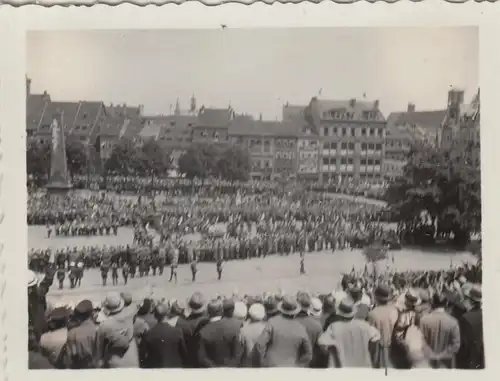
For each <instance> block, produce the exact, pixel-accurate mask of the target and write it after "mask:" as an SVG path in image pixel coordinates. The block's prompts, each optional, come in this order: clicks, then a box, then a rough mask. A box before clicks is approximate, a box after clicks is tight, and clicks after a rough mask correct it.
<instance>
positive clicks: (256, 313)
mask: <svg viewBox="0 0 500 381" xmlns="http://www.w3.org/2000/svg"><path fill="white" fill-rule="evenodd" d="M248 316H250V319H252V320H253V321H261V320H264V318H265V317H266V309H265V308H264V306H263V305H262V304H260V303H254V304H252V305H251V306H250V308H249V310H248Z"/></svg>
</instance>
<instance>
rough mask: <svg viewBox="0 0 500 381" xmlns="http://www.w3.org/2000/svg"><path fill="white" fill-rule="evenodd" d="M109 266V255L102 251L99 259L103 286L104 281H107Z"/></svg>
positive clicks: (104, 284)
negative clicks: (100, 259)
mask: <svg viewBox="0 0 500 381" xmlns="http://www.w3.org/2000/svg"><path fill="white" fill-rule="evenodd" d="M109 267H110V256H109V255H108V253H103V256H102V261H101V278H102V285H103V286H106V283H107V282H108V272H109Z"/></svg>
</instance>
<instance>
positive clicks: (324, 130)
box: [323, 127, 328, 136]
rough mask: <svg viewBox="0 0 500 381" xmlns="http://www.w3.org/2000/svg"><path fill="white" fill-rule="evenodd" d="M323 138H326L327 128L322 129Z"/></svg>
mask: <svg viewBox="0 0 500 381" xmlns="http://www.w3.org/2000/svg"><path fill="white" fill-rule="evenodd" d="M323 136H328V127H323Z"/></svg>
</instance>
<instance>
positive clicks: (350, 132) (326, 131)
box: [323, 127, 384, 137]
mask: <svg viewBox="0 0 500 381" xmlns="http://www.w3.org/2000/svg"><path fill="white" fill-rule="evenodd" d="M356 130H357V131H358V133H357V134H356ZM323 136H353V137H355V136H372V137H374V136H379V137H383V136H384V129H383V128H374V127H371V128H366V127H362V128H348V127H342V128H341V127H323Z"/></svg>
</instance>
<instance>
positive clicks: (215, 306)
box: [207, 299, 224, 318]
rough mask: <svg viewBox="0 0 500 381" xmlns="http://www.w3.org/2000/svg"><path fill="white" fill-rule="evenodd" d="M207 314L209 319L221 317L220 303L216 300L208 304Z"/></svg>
mask: <svg viewBox="0 0 500 381" xmlns="http://www.w3.org/2000/svg"><path fill="white" fill-rule="evenodd" d="M207 312H208V316H209V317H210V318H214V317H221V316H222V315H223V312H224V309H223V306H222V302H221V301H220V300H217V299H214V300H212V301H211V302H210V303H208V306H207Z"/></svg>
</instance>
